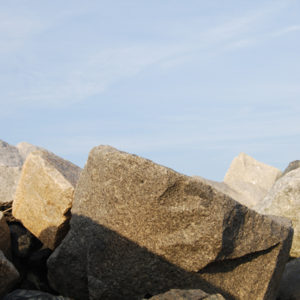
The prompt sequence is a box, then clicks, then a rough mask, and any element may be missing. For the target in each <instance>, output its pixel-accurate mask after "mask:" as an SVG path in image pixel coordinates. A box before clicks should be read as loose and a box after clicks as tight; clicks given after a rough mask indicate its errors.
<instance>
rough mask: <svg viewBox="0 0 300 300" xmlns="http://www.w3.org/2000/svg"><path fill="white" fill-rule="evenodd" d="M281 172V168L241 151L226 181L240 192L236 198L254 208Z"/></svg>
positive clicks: (228, 172) (233, 162)
mask: <svg viewBox="0 0 300 300" xmlns="http://www.w3.org/2000/svg"><path fill="white" fill-rule="evenodd" d="M281 174H282V173H281V171H280V170H278V169H276V168H274V167H272V166H269V165H266V164H264V163H262V162H259V161H257V160H256V159H254V158H252V157H251V156H249V155H247V154H245V153H240V154H239V155H238V156H237V157H236V158H234V160H233V161H232V163H231V165H230V168H229V169H228V171H227V173H226V175H225V177H224V183H225V184H227V185H228V186H229V187H230V188H232V189H233V190H235V191H236V192H237V193H239V194H240V196H239V198H238V199H235V200H237V201H239V202H240V203H242V204H243V205H246V206H248V207H250V208H252V207H254V206H255V205H256V204H257V203H258V202H259V201H260V200H261V199H263V197H264V196H265V195H266V194H267V193H268V191H269V189H270V188H271V187H272V185H273V184H274V182H275V181H276V180H277V179H278V178H279V177H280V176H281Z"/></svg>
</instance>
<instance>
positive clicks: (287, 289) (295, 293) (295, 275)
mask: <svg viewBox="0 0 300 300" xmlns="http://www.w3.org/2000/svg"><path fill="white" fill-rule="evenodd" d="M299 282H300V258H297V259H293V260H291V261H289V262H288V263H287V264H286V265H285V269H284V272H283V275H282V279H281V281H280V288H279V293H278V298H277V299H278V300H297V299H300V285H299Z"/></svg>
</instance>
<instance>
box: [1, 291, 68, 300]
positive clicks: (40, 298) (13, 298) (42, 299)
mask: <svg viewBox="0 0 300 300" xmlns="http://www.w3.org/2000/svg"><path fill="white" fill-rule="evenodd" d="M25 299H26V300H71V299H70V298H65V297H63V296H54V295H51V294H49V293H45V292H41V291H35V290H21V289H18V290H15V291H13V292H11V293H9V294H7V295H6V296H5V297H4V298H3V299H2V300H25Z"/></svg>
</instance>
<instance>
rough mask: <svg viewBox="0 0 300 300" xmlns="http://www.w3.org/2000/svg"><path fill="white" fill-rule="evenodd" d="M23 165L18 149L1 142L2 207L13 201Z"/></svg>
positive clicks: (0, 185) (0, 201)
mask: <svg viewBox="0 0 300 300" xmlns="http://www.w3.org/2000/svg"><path fill="white" fill-rule="evenodd" d="M22 164H23V159H22V157H21V155H20V154H19V151H18V149H17V148H16V147H14V146H11V145H9V144H8V143H6V142H3V141H1V140H0V206H3V205H5V204H8V203H11V202H12V201H13V199H14V195H15V192H16V188H17V184H18V180H19V177H20V174H21V169H22Z"/></svg>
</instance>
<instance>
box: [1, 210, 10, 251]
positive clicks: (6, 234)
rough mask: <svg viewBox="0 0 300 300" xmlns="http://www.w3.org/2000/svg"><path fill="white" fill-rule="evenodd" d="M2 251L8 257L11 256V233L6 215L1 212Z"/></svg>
mask: <svg viewBox="0 0 300 300" xmlns="http://www.w3.org/2000/svg"><path fill="white" fill-rule="evenodd" d="M0 250H1V251H2V252H3V253H4V254H5V256H6V257H10V255H11V241H10V231H9V227H8V225H7V223H6V220H5V217H4V214H3V213H2V212H1V211H0Z"/></svg>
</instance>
